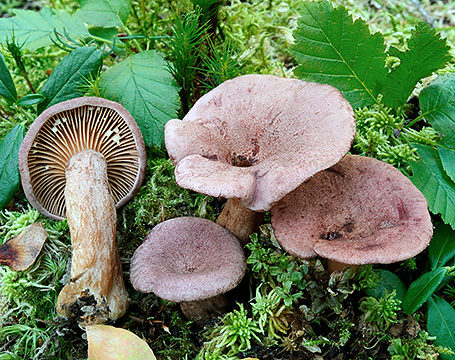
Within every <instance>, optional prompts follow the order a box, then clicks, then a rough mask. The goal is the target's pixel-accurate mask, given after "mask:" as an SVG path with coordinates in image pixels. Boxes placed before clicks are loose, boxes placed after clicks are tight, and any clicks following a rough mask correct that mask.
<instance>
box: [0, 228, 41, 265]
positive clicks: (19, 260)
mask: <svg viewBox="0 0 455 360" xmlns="http://www.w3.org/2000/svg"><path fill="white" fill-rule="evenodd" d="M46 238H47V232H46V230H45V229H44V227H43V224H41V223H33V224H31V225H29V226H27V227H26V228H25V229H24V230H22V232H21V233H20V234H19V235H17V236H15V237H13V238H11V239H9V240H7V241H6V242H5V243H4V244H3V245H1V246H0V264H2V265H6V266H9V267H10V268H11V269H13V270H14V271H23V270H27V269H28V268H29V267H30V266H31V265H32V264H33V263H34V262H35V260H36V258H37V257H38V255H39V253H40V252H41V249H42V248H43V245H44V242H45V241H46Z"/></svg>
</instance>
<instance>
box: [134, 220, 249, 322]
mask: <svg viewBox="0 0 455 360" xmlns="http://www.w3.org/2000/svg"><path fill="white" fill-rule="evenodd" d="M245 271H246V260H245V255H244V253H243V250H242V247H241V246H240V244H239V242H238V240H237V239H236V237H235V236H234V235H232V234H231V233H230V232H229V231H227V230H226V229H224V228H223V227H221V226H219V225H217V224H215V223H214V222H212V221H210V220H207V219H202V218H196V217H181V218H174V219H170V220H166V221H164V222H162V223H160V224H158V225H157V226H155V227H154V228H153V229H152V230H151V231H150V233H149V234H148V235H147V236H146V238H145V240H144V242H143V243H142V244H141V245H140V246H139V247H138V248H137V249H136V251H135V252H134V255H133V258H132V259H131V269H130V277H131V283H132V285H133V287H134V288H135V289H136V290H137V291H140V292H143V293H150V292H153V293H155V294H156V295H157V296H158V297H160V298H162V299H165V300H168V301H173V302H177V303H180V306H181V309H182V311H183V313H184V314H185V316H186V317H187V318H189V319H191V320H194V321H196V322H197V323H200V324H201V323H204V322H205V321H206V320H208V319H210V318H211V317H212V316H213V315H214V314H215V315H216V314H219V313H222V312H223V311H224V310H225V309H226V308H227V307H229V306H230V304H231V301H230V300H229V297H228V296H227V295H226V293H227V292H228V291H229V290H232V289H234V288H235V287H236V286H237V285H238V284H239V283H240V281H241V280H242V278H243V277H244V275H245Z"/></svg>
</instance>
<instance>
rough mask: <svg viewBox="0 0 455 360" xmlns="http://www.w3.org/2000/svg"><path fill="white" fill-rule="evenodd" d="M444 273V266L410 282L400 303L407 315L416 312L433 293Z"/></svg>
mask: <svg viewBox="0 0 455 360" xmlns="http://www.w3.org/2000/svg"><path fill="white" fill-rule="evenodd" d="M446 274H447V269H446V268H438V269H435V270H432V271H430V272H427V273H425V274H423V275H422V276H421V277H419V278H418V279H417V280H415V281H414V282H412V283H411V285H409V288H408V291H406V294H405V295H404V298H403V302H402V303H401V307H402V309H403V311H404V312H405V313H406V314H408V315H411V314H413V313H414V312H416V311H417V310H418V309H419V308H420V307H421V306H422V305H423V304H424V303H425V302H426V301H427V300H428V299H429V298H430V297H431V295H433V294H434V292H435V291H436V289H437V288H438V286H439V284H441V282H442V280H443V279H444V278H445V276H446Z"/></svg>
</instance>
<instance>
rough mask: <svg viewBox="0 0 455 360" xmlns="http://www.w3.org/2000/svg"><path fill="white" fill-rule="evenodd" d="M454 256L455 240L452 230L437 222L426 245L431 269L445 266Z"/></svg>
mask: <svg viewBox="0 0 455 360" xmlns="http://www.w3.org/2000/svg"><path fill="white" fill-rule="evenodd" d="M454 257H455V241H453V230H452V229H451V228H450V226H448V225H445V224H437V226H436V228H435V230H434V234H433V239H432V240H431V243H430V246H429V247H428V258H429V260H430V267H431V270H435V269H438V268H441V267H443V266H445V265H446V264H447V263H448V262H449V261H450V260H451V259H453V258H454Z"/></svg>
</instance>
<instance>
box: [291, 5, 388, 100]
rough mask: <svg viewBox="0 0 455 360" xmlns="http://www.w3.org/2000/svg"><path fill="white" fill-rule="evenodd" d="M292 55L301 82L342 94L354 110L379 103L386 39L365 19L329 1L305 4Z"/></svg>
mask: <svg viewBox="0 0 455 360" xmlns="http://www.w3.org/2000/svg"><path fill="white" fill-rule="evenodd" d="M300 15H301V17H300V18H299V20H298V27H297V29H296V30H295V31H294V33H293V35H294V37H295V45H294V46H293V47H292V49H291V51H292V54H293V55H294V57H295V59H296V60H297V61H298V63H299V64H300V65H299V66H297V68H296V69H295V71H294V74H295V75H296V76H297V77H298V78H301V79H304V80H308V81H315V82H319V83H324V84H329V85H332V86H334V87H336V88H337V89H338V90H340V91H341V92H342V93H343V95H344V96H345V98H346V99H347V100H348V101H349V102H350V103H351V105H352V107H353V108H358V107H363V106H368V105H372V104H374V103H377V96H378V88H377V79H381V78H385V77H386V76H387V69H386V68H385V59H386V54H385V45H384V38H383V36H382V35H381V34H380V33H375V34H371V33H370V30H369V28H368V25H367V24H366V22H365V21H364V20H362V19H357V20H355V21H353V20H352V17H351V15H350V14H349V13H348V11H347V10H346V8H344V7H343V6H339V7H337V8H334V7H333V6H332V5H331V4H330V3H329V2H328V1H326V0H323V1H321V2H309V1H305V2H303V3H302V6H301V8H300Z"/></svg>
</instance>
